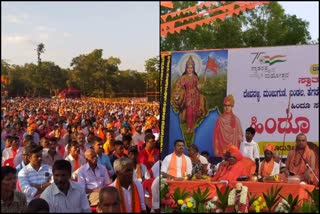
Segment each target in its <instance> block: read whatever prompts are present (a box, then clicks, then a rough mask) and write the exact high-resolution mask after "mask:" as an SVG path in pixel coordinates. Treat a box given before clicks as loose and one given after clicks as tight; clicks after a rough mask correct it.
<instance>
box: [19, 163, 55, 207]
mask: <svg viewBox="0 0 320 214" xmlns="http://www.w3.org/2000/svg"><path fill="white" fill-rule="evenodd" d="M51 178H52V168H51V166H49V165H47V164H41V166H40V168H39V170H38V171H36V170H35V169H34V168H33V167H32V166H31V164H30V163H29V164H28V165H26V166H25V167H23V168H22V169H21V170H20V172H19V173H18V181H19V185H20V188H21V191H22V192H23V193H24V194H25V195H26V196H27V202H28V203H29V202H30V201H31V200H32V199H33V198H34V196H35V194H36V193H37V191H38V190H37V188H35V187H32V186H31V184H44V183H47V182H48V181H52V179H51Z"/></svg>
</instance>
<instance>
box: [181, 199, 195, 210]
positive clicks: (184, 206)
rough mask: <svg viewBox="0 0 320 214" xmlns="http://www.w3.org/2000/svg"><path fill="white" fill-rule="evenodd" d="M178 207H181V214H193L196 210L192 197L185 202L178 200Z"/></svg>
mask: <svg viewBox="0 0 320 214" xmlns="http://www.w3.org/2000/svg"><path fill="white" fill-rule="evenodd" d="M178 205H180V206H181V212H183V213H194V212H195V211H196V210H195V208H196V201H195V200H194V198H193V197H189V198H186V199H185V200H181V199H180V200H178Z"/></svg>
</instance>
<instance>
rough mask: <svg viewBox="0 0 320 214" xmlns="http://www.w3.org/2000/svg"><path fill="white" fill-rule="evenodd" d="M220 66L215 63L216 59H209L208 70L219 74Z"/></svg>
mask: <svg viewBox="0 0 320 214" xmlns="http://www.w3.org/2000/svg"><path fill="white" fill-rule="evenodd" d="M218 67H219V65H218V64H217V63H216V62H215V61H214V59H212V58H210V57H208V61H207V65H206V70H207V69H209V70H211V71H212V72H213V73H215V74H218V71H217V68H218Z"/></svg>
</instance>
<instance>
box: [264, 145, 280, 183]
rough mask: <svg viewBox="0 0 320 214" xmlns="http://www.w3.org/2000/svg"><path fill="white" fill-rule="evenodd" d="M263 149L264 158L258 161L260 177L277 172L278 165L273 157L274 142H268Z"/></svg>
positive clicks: (278, 169)
mask: <svg viewBox="0 0 320 214" xmlns="http://www.w3.org/2000/svg"><path fill="white" fill-rule="evenodd" d="M263 151H264V160H263V161H262V162H261V163H260V167H259V175H261V177H268V176H273V175H276V174H279V171H280V166H279V164H278V163H277V162H276V161H275V160H274V158H273V153H274V144H271V143H269V144H267V145H265V146H264V148H263Z"/></svg>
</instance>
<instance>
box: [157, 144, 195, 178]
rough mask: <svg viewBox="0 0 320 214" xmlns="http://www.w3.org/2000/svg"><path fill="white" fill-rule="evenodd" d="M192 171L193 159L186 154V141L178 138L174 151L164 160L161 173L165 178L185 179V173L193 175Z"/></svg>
mask: <svg viewBox="0 0 320 214" xmlns="http://www.w3.org/2000/svg"><path fill="white" fill-rule="evenodd" d="M191 171H192V163H191V159H190V158H189V157H188V156H186V155H185V154H184V141H183V140H176V141H175V142H174V152H173V153H171V154H169V155H167V156H166V157H165V158H164V159H163V161H162V164H161V175H162V176H163V177H164V178H171V179H175V180H183V179H184V178H183V177H185V175H187V176H190V175H191Z"/></svg>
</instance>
